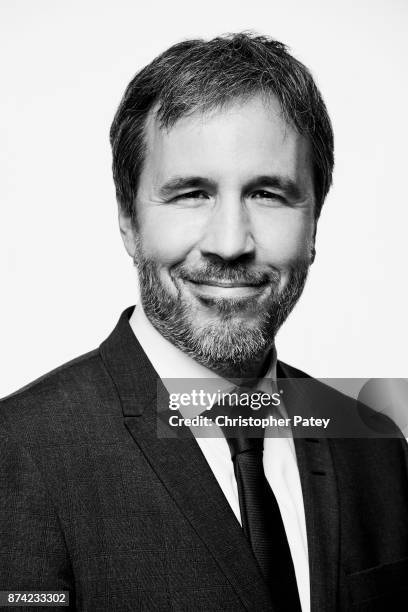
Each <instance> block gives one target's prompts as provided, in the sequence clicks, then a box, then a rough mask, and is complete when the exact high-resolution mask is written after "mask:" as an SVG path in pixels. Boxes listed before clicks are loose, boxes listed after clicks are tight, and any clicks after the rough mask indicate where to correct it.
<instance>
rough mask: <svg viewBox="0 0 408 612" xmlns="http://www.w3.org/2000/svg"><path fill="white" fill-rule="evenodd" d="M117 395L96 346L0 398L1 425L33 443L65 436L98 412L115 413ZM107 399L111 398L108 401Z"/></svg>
mask: <svg viewBox="0 0 408 612" xmlns="http://www.w3.org/2000/svg"><path fill="white" fill-rule="evenodd" d="M115 399H116V394H115V389H114V386H113V383H112V381H111V379H110V376H109V374H108V372H107V371H106V369H105V366H104V363H103V360H102V359H101V356H100V352H99V350H98V349H95V350H93V351H90V352H89V353H86V354H84V355H81V356H79V357H77V358H75V359H73V360H71V361H69V362H67V363H65V364H63V365H61V366H59V367H58V368H56V369H54V370H52V371H51V372H49V373H47V374H45V375H44V376H41V378H38V379H37V380H35V381H33V382H31V383H30V384H28V385H26V386H25V387H23V388H22V389H19V390H18V391H16V392H14V393H12V394H11V395H9V396H7V397H5V398H3V399H1V400H0V428H1V430H3V431H6V432H9V433H10V434H11V435H15V436H17V437H18V439H19V441H21V442H26V443H27V444H29V445H31V444H34V445H35V444H36V443H37V442H38V443H40V442H41V441H43V442H44V443H47V442H48V443H49V442H50V441H54V442H55V441H57V440H58V439H59V438H61V437H62V436H65V438H66V437H67V436H68V437H69V433H70V431H72V429H73V427H75V426H76V427H78V424H79V423H82V425H83V426H85V422H86V421H87V420H89V419H92V418H93V417H94V418H97V415H98V414H104V413H109V412H114V410H115V401H112V400H115ZM109 400H110V401H109Z"/></svg>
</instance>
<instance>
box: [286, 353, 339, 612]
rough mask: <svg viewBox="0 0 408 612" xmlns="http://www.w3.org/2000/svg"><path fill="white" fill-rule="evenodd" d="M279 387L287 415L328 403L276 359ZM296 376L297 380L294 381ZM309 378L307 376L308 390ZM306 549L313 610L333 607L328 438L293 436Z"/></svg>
mask: <svg viewBox="0 0 408 612" xmlns="http://www.w3.org/2000/svg"><path fill="white" fill-rule="evenodd" d="M277 374H278V378H279V386H280V387H283V390H284V397H285V407H286V409H287V411H288V414H289V416H292V415H294V414H299V415H301V414H307V413H308V412H309V414H313V412H312V411H311V410H310V411H308V407H307V404H309V405H311V404H312V403H313V401H315V402H319V406H320V407H323V406H324V402H325V401H326V403H327V402H329V398H328V396H327V392H326V393H324V392H323V393H322V389H324V387H321V386H319V383H317V382H316V392H315V393H314V392H312V394H309V393H305V387H303V388H302V386H301V382H300V379H299V378H298V377H299V372H298V371H297V370H294V369H292V368H290V366H287V365H286V364H283V363H281V362H278V369H277ZM296 379H297V380H296ZM311 383H313V381H312V379H310V378H308V386H307V388H308V390H309V389H311V387H312V384H311ZM294 442H295V449H296V456H297V462H298V468H299V475H300V480H301V484H302V492H303V503H304V508H305V517H306V530H307V540H308V550H309V568H310V598H311V602H310V603H311V610H313V612H326V611H327V610H336V609H337V591H338V561H339V554H340V548H339V507H338V495H337V486H336V477H335V472H334V466H333V460H332V456H331V451H330V444H329V440H328V439H324V438H294Z"/></svg>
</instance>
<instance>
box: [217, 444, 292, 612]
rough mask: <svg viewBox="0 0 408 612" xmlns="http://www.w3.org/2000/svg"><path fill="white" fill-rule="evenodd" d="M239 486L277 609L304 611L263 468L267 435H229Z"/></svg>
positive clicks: (248, 531)
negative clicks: (264, 442)
mask: <svg viewBox="0 0 408 612" xmlns="http://www.w3.org/2000/svg"><path fill="white" fill-rule="evenodd" d="M227 442H228V445H229V448H230V451H231V458H232V461H233V463H234V471H235V478H236V481H237V486H238V495H239V507H240V510H241V520H242V528H243V530H244V533H245V535H246V537H247V538H248V540H249V542H250V544H251V547H252V550H253V553H254V555H255V558H256V560H257V562H258V565H259V568H260V570H261V572H262V575H263V576H264V578H265V581H266V583H267V584H268V586H269V590H270V593H271V596H272V600H273V603H274V610H275V609H276V612H280V611H285V612H301V606H300V601H299V593H298V589H297V583H296V576H295V570H294V567H293V561H292V556H291V554H290V549H289V544H288V541H287V538H286V532H285V528H284V525H283V521H282V517H281V513H280V510H279V506H278V503H277V501H276V498H275V495H274V494H273V491H272V489H271V487H270V486H269V483H268V481H267V479H266V477H265V473H264V469H263V461H262V457H263V438H248V437H244V436H240V435H239V434H238V437H236V438H227Z"/></svg>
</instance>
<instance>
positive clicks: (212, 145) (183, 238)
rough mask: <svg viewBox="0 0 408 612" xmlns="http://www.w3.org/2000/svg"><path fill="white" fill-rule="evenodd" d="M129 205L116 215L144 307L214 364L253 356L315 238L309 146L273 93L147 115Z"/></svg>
mask: <svg viewBox="0 0 408 612" xmlns="http://www.w3.org/2000/svg"><path fill="white" fill-rule="evenodd" d="M146 142H147V152H146V157H145V162H144V167H143V170H142V173H141V177H140V182H139V190H138V197H137V202H136V207H137V208H136V211H137V219H138V227H137V230H136V229H134V228H133V227H132V226H131V225H130V223H129V220H126V219H124V218H122V219H121V225H122V231H123V233H124V234H125V243H126V245H127V248H128V251H129V252H130V253H131V254H132V255H133V256H134V260H135V264H136V265H137V268H138V271H139V280H140V290H141V297H142V302H143V305H144V309H145V312H146V314H147V316H148V318H149V319H150V320H151V322H152V323H153V325H154V326H155V327H156V328H157V329H158V330H159V331H160V333H162V335H163V336H165V337H166V338H168V339H169V340H170V341H171V342H173V343H174V344H175V345H176V346H178V347H179V348H181V349H182V350H184V351H185V352H187V353H188V354H190V355H191V356H193V357H194V358H195V359H196V360H197V361H199V362H201V363H203V364H204V365H206V366H207V367H210V368H212V369H218V370H219V369H225V370H227V371H230V370H231V369H232V370H233V371H235V372H236V373H238V371H239V370H240V369H245V364H246V363H248V360H259V359H261V357H262V355H263V356H264V355H265V353H266V352H267V351H268V350H269V348H270V347H271V344H272V343H273V338H274V336H275V334H276V332H277V329H278V328H279V326H280V325H281V324H282V322H283V320H284V319H285V318H286V316H287V315H288V314H289V312H290V310H291V309H292V308H293V306H294V304H295V302H296V300H297V298H298V297H299V295H300V293H301V292H302V289H303V286H304V282H305V280H306V275H307V270H308V267H309V265H310V263H311V252H312V248H313V242H314V229H315V222H314V205H315V201H314V190H313V180H312V169H311V155H310V149H309V144H308V141H307V140H306V139H305V138H304V137H302V136H301V135H300V134H298V133H297V132H296V131H295V130H294V129H293V128H292V127H290V126H289V125H288V124H287V123H286V122H285V120H284V119H283V117H282V116H281V112H280V107H279V104H278V103H277V101H274V100H273V99H272V100H271V101H270V102H268V104H267V105H265V104H264V103H263V102H262V100H261V99H260V98H257V97H254V98H253V99H251V100H249V101H245V102H243V101H242V102H235V103H233V104H231V105H230V106H228V107H227V108H225V109H222V110H217V111H213V112H211V113H206V114H201V113H197V114H193V115H190V116H187V117H183V118H181V119H180V120H179V121H177V122H176V124H175V125H174V126H173V127H172V128H170V129H169V130H164V129H161V128H160V126H159V123H158V121H157V120H156V119H155V117H154V115H152V116H151V117H150V119H149V121H148V124H147V128H146Z"/></svg>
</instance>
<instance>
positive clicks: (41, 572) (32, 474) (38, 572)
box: [0, 429, 75, 610]
mask: <svg viewBox="0 0 408 612" xmlns="http://www.w3.org/2000/svg"><path fill="white" fill-rule="evenodd" d="M0 590H2V591H38V590H40V591H47V590H48V591H69V595H70V607H69V609H74V606H73V604H74V601H75V594H74V579H73V573H72V568H71V563H70V559H69V555H68V552H67V548H66V544H65V540H64V535H63V532H62V529H61V526H60V522H59V519H58V515H57V513H56V511H55V508H54V506H53V503H52V500H51V498H50V496H49V494H48V492H47V489H46V486H45V484H44V481H43V478H42V476H41V473H40V471H39V469H38V467H37V465H36V464H35V462H34V460H33V459H32V457H31V456H30V453H29V452H28V450H27V449H25V448H23V447H22V446H21V445H19V444H18V442H17V441H15V440H13V438H12V437H11V436H10V435H9V434H8V433H7V432H5V431H4V429H1V430H0ZM13 609H17V608H15V607H14V608H13ZM18 609H26V608H25V607H21V608H18ZM30 609H31V608H30ZM35 609H36V610H39V609H41V610H42V609H43V610H49V609H50V608H49V607H44V606H41V607H36V608H35ZM62 609H63V610H64V609H65V610H67V607H64V608H62ZM27 610H28V608H27Z"/></svg>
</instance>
